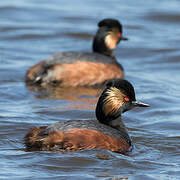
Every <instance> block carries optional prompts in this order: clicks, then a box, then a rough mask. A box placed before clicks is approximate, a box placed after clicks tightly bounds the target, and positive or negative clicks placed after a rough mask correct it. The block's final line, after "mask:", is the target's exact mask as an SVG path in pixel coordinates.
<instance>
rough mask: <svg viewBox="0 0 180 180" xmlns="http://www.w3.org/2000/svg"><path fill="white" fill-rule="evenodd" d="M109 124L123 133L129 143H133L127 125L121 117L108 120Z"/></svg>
mask: <svg viewBox="0 0 180 180" xmlns="http://www.w3.org/2000/svg"><path fill="white" fill-rule="evenodd" d="M108 125H109V126H111V127H112V128H115V129H117V130H119V131H120V132H121V135H122V136H123V137H124V138H125V139H127V141H128V143H129V144H130V145H131V139H130V137H129V135H128V131H127V128H126V126H125V125H124V123H123V121H122V119H121V117H118V118H117V119H114V120H111V121H109V122H108Z"/></svg>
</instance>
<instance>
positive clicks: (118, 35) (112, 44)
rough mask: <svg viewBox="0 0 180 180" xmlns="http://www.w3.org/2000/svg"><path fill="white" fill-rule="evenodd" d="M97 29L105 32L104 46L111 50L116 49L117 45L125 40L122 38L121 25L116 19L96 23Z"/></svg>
mask: <svg viewBox="0 0 180 180" xmlns="http://www.w3.org/2000/svg"><path fill="white" fill-rule="evenodd" d="M98 26H99V28H101V29H104V31H106V36H105V39H104V41H105V44H106V46H107V47H108V48H109V49H111V50H113V49H114V48H116V46H117V44H118V43H119V42H120V41H121V40H127V38H125V37H123V36H122V34H123V27H122V25H121V23H120V22H119V21H118V20H116V19H110V18H109V19H103V20H102V21H100V22H99V23H98Z"/></svg>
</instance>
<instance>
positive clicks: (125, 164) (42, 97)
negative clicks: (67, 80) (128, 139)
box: [0, 0, 180, 180]
mask: <svg viewBox="0 0 180 180" xmlns="http://www.w3.org/2000/svg"><path fill="white" fill-rule="evenodd" d="M179 8H180V1H178V0H171V1H169V0H163V1H162V0H151V1H144V0H139V1H130V0H121V1H120V0H119V1H118V0H111V1H107V0H101V1H97V0H86V1H80V0H76V1H74V0H68V1H67V0H61V1H60V0H1V1H0V179H13V180H16V179H18V180H21V179H23V180H25V179H43V180H45V179H54V180H56V179H68V180H69V179H73V180H74V179H78V180H80V179H82V180H84V179H102V180H118V179H127V178H128V180H155V179H158V180H160V179H162V180H169V179H170V180H178V179H180V23H179V22H180V10H179ZM105 17H111V18H117V19H119V20H120V21H121V22H122V24H123V25H124V35H125V36H127V37H128V38H129V41H126V42H122V43H120V45H119V46H118V48H117V49H116V51H115V54H116V56H117V58H118V61H119V62H120V63H121V64H122V65H123V66H124V68H125V72H126V78H127V79H128V80H129V81H131V82H132V83H133V84H134V86H135V90H136V94H137V99H140V100H143V101H145V102H147V103H149V104H151V107H150V108H146V109H134V110H132V111H129V112H127V113H125V114H124V115H123V117H124V121H125V123H126V125H127V127H128V128H129V134H130V135H131V136H132V139H133V142H134V144H135V149H134V151H133V152H132V153H131V154H130V155H129V156H124V155H120V154H116V153H111V152H108V151H101V150H89V151H83V152H76V153H67V154H58V153H52V152H25V151H24V146H23V137H24V135H25V134H26V132H27V131H28V129H29V128H31V127H33V126H40V125H47V124H51V123H54V122H57V121H60V120H64V119H65V120H69V119H82V120H86V119H92V118H95V116H94V108H95V104H96V100H97V96H98V92H97V91H96V90H93V89H84V88H83V89H77V90H75V89H73V90H71V89H68V90H63V89H56V90H53V89H48V90H47V91H43V92H35V90H34V89H33V91H32V89H30V88H27V87H26V85H25V83H24V75H25V72H26V70H27V69H28V68H29V67H30V66H32V65H34V64H35V63H37V62H39V61H40V60H42V59H44V58H47V57H48V56H50V55H51V54H53V53H55V52H58V51H69V50H79V51H91V43H92V37H93V35H94V34H95V32H96V29H97V25H96V24H97V22H98V21H99V20H101V19H103V18H105ZM67 91H68V92H67ZM102 154H104V156H107V158H105V159H104V158H103V156H102ZM123 177H124V178H123Z"/></svg>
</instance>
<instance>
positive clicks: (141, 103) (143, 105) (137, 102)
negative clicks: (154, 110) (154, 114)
mask: <svg viewBox="0 0 180 180" xmlns="http://www.w3.org/2000/svg"><path fill="white" fill-rule="evenodd" d="M132 104H133V105H134V106H138V107H149V106H150V105H149V104H146V103H143V102H140V101H133V102H132Z"/></svg>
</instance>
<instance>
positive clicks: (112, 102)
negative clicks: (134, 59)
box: [96, 79, 149, 124]
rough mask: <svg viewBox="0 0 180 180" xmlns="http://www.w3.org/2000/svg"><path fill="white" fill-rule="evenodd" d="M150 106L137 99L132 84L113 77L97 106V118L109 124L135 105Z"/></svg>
mask: <svg viewBox="0 0 180 180" xmlns="http://www.w3.org/2000/svg"><path fill="white" fill-rule="evenodd" d="M137 106H139V107H149V105H148V104H145V103H142V102H139V101H136V97H135V92H134V88H133V86H132V84H131V83H130V82H128V81H127V80H124V79H113V80H110V81H109V82H108V83H107V84H106V88H105V90H104V91H103V93H102V94H101V96H100V98H99V100H98V103H97V107H96V117H97V119H98V120H99V121H100V122H102V123H105V124H107V123H108V122H107V121H111V120H114V119H116V118H118V117H119V116H121V114H122V113H123V112H126V111H128V110H130V109H132V108H134V107H137Z"/></svg>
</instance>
